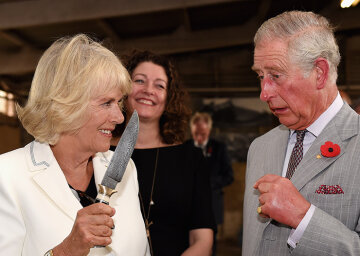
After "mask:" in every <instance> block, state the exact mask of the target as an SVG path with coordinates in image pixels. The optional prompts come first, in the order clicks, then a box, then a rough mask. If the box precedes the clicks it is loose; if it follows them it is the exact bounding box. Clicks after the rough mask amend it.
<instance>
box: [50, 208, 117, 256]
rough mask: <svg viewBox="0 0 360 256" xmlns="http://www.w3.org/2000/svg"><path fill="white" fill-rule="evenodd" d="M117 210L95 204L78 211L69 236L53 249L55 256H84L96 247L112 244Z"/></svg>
mask: <svg viewBox="0 0 360 256" xmlns="http://www.w3.org/2000/svg"><path fill="white" fill-rule="evenodd" d="M114 214H115V209H114V208H112V207H110V206H108V205H106V204H101V203H97V204H93V205H90V206H87V207H85V208H83V209H81V210H79V211H78V213H77V216H76V220H75V223H74V226H73V228H72V230H71V233H70V234H69V236H67V237H66V238H65V240H64V241H63V242H62V243H61V244H59V245H58V246H56V247H55V248H54V249H53V253H54V255H55V256H63V255H64V256H65V255H67V256H69V255H71V256H84V255H88V253H89V252H90V248H92V247H94V246H96V245H102V246H106V245H109V244H111V238H110V236H111V235H112V230H111V229H112V228H113V227H114V221H113V219H112V218H111V217H112V216H114Z"/></svg>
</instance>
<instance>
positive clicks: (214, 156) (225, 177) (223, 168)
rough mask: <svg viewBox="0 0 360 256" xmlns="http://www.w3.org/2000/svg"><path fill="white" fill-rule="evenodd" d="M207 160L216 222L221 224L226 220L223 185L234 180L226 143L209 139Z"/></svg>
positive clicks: (189, 141) (192, 142)
mask: <svg viewBox="0 0 360 256" xmlns="http://www.w3.org/2000/svg"><path fill="white" fill-rule="evenodd" d="M186 143H190V144H192V145H194V140H188V141H187V142H186ZM205 160H206V161H205V162H206V165H207V169H208V170H209V175H210V183H211V189H212V204H213V211H214V216H215V221H216V224H221V223H223V221H224V197H223V193H224V192H223V187H225V186H227V185H229V184H231V183H232V182H233V180H234V176H233V170H232V167H231V161H230V157H229V154H228V152H227V149H226V145H225V144H224V143H222V142H220V141H217V140H214V139H209V141H208V143H207V145H206V153H205Z"/></svg>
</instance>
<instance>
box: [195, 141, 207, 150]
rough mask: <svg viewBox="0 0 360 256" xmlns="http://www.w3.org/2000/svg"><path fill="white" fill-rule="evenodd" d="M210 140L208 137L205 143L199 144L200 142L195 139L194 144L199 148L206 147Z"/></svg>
mask: <svg viewBox="0 0 360 256" xmlns="http://www.w3.org/2000/svg"><path fill="white" fill-rule="evenodd" d="M208 142H209V139H207V140H206V141H205V142H204V144H202V145H199V143H197V141H195V140H194V145H195V147H198V148H205V147H206V145H207V144H208Z"/></svg>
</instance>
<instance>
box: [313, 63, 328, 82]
mask: <svg viewBox="0 0 360 256" xmlns="http://www.w3.org/2000/svg"><path fill="white" fill-rule="evenodd" d="M315 72H316V87H317V89H323V88H324V87H325V85H326V83H327V81H328V80H329V63H328V61H327V60H326V59H324V58H317V59H316V60H315Z"/></svg>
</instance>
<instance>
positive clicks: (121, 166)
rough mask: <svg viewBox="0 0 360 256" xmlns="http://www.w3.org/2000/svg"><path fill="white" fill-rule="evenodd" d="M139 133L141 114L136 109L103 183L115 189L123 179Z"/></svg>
mask: <svg viewBox="0 0 360 256" xmlns="http://www.w3.org/2000/svg"><path fill="white" fill-rule="evenodd" d="M138 133H139V116H138V114H137V112H136V110H134V113H133V114H132V115H131V118H130V120H129V122H128V124H127V126H126V128H125V130H124V132H123V134H122V135H121V138H120V141H119V143H118V144H117V146H116V149H115V152H114V154H113V156H112V158H111V161H110V164H109V167H108V168H107V170H106V172H105V175H104V178H103V180H102V182H101V185H104V186H106V187H108V188H111V189H115V187H116V185H117V184H118V183H119V182H120V181H121V179H122V177H123V175H124V173H125V170H126V167H127V165H128V163H129V160H130V157H131V155H132V153H133V151H134V146H135V144H136V140H137V136H138Z"/></svg>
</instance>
